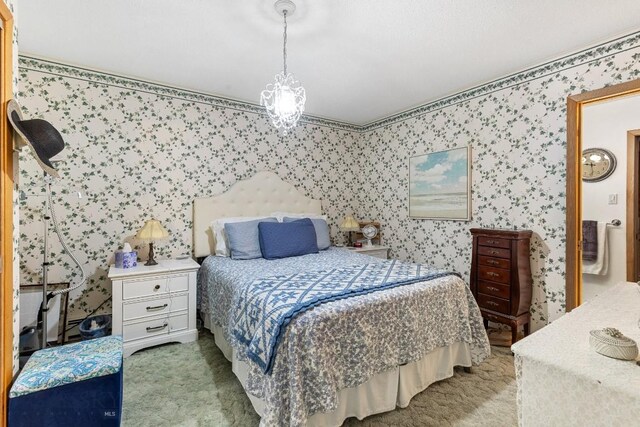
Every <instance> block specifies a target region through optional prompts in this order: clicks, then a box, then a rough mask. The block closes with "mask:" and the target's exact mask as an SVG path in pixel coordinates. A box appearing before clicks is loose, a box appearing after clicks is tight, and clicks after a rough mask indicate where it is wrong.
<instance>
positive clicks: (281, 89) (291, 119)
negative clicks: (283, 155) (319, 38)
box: [260, 0, 307, 135]
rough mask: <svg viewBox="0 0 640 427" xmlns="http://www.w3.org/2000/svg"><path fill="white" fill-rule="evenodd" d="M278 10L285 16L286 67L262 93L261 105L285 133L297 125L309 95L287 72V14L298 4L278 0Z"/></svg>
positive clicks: (284, 57)
mask: <svg viewBox="0 0 640 427" xmlns="http://www.w3.org/2000/svg"><path fill="white" fill-rule="evenodd" d="M275 8H276V11H277V12H278V13H279V14H280V15H282V16H283V17H284V43H283V49H282V54H283V59H284V69H283V71H282V72H280V73H278V74H276V77H275V82H274V83H269V84H268V85H267V87H266V88H265V90H263V91H262V93H260V105H263V106H264V107H265V109H266V110H267V114H268V115H269V118H270V119H271V123H273V126H274V127H275V128H276V129H279V130H281V131H282V134H283V135H287V132H288V131H289V130H290V129H292V128H293V127H295V125H296V124H297V123H298V120H299V119H300V116H302V113H303V112H304V103H305V101H306V100H307V97H306V95H305V92H304V88H303V87H302V85H301V84H300V82H299V81H298V80H296V78H295V77H294V76H293V74H291V73H288V72H287V16H291V15H292V14H293V12H294V11H295V10H296V5H295V4H293V2H292V1H290V0H278V1H277V2H276V3H275Z"/></svg>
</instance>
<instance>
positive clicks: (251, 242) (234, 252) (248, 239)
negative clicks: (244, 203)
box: [224, 218, 278, 259]
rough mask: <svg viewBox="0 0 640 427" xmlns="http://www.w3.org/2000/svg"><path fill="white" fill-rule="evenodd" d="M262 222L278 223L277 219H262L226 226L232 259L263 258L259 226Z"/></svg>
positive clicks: (232, 223)
mask: <svg viewBox="0 0 640 427" xmlns="http://www.w3.org/2000/svg"><path fill="white" fill-rule="evenodd" d="M261 222H276V223H277V222H278V220H277V219H276V218H261V219H254V220H252V221H244V222H228V223H226V224H225V225H224V232H225V234H226V235H227V241H228V242H229V249H230V251H231V258H232V259H254V258H262V251H260V239H259V237H258V224H259V223H261Z"/></svg>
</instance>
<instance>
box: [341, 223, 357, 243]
mask: <svg viewBox="0 0 640 427" xmlns="http://www.w3.org/2000/svg"><path fill="white" fill-rule="evenodd" d="M340 230H341V231H342V232H344V233H349V246H351V232H352V231H359V230H360V224H358V221H356V220H355V218H354V217H353V216H351V215H347V217H346V218H345V219H344V220H343V221H342V223H341V224H340Z"/></svg>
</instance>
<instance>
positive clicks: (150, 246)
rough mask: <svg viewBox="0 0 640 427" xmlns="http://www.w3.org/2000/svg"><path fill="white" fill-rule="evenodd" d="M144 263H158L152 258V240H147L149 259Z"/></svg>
mask: <svg viewBox="0 0 640 427" xmlns="http://www.w3.org/2000/svg"><path fill="white" fill-rule="evenodd" d="M144 265H158V263H157V262H156V260H155V259H153V242H149V259H147V262H145V263H144Z"/></svg>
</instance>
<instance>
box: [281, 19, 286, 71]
mask: <svg viewBox="0 0 640 427" xmlns="http://www.w3.org/2000/svg"><path fill="white" fill-rule="evenodd" d="M282 15H283V16H284V37H283V38H284V43H283V47H282V58H283V59H284V75H285V76H286V75H287V11H286V10H285V11H283V13H282Z"/></svg>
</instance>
